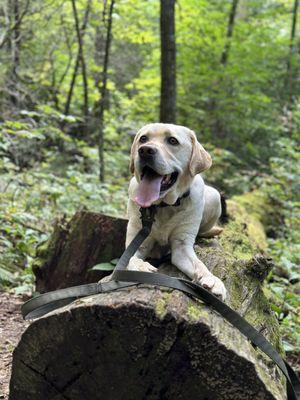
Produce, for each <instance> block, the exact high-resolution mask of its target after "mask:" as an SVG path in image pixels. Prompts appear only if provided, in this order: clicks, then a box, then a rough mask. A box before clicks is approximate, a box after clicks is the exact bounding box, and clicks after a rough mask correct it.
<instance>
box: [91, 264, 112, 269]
mask: <svg viewBox="0 0 300 400" xmlns="http://www.w3.org/2000/svg"><path fill="white" fill-rule="evenodd" d="M114 268H115V266H114V265H113V264H111V263H100V264H96V265H94V266H93V267H92V268H91V269H90V271H113V270H114Z"/></svg>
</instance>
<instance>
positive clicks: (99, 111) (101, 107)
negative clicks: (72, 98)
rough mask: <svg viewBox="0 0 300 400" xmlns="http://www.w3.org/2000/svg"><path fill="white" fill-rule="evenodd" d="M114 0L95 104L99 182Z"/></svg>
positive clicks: (110, 8)
mask: <svg viewBox="0 0 300 400" xmlns="http://www.w3.org/2000/svg"><path fill="white" fill-rule="evenodd" d="M114 5H115V0H111V3H110V7H109V12H108V17H107V30H106V40H105V51H104V59H103V71H102V84H101V88H100V100H99V103H98V104H97V105H96V107H95V108H96V112H95V114H96V118H97V125H98V132H99V134H98V137H99V142H98V153H99V178H100V181H101V182H104V179H105V163H104V128H105V126H104V112H105V110H106V109H107V108H108V91H107V79H108V65H109V57H110V45H111V38H112V21H113V18H112V14H113V10H114ZM104 6H105V8H104V14H103V19H105V13H106V4H105V5H104Z"/></svg>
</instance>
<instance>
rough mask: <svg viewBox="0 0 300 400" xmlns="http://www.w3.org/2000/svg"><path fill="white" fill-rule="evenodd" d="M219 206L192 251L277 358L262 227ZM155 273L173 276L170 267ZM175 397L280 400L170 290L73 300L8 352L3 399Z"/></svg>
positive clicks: (199, 312) (268, 370) (278, 381)
mask: <svg viewBox="0 0 300 400" xmlns="http://www.w3.org/2000/svg"><path fill="white" fill-rule="evenodd" d="M228 210H229V216H230V219H229V223H228V224H227V225H226V227H225V229H224V232H223V234H222V235H221V236H220V238H218V239H201V238H199V239H198V241H197V244H196V252H197V254H198V255H199V257H200V258H201V259H202V260H203V261H204V262H205V263H206V265H207V266H208V267H209V268H210V269H211V270H212V271H213V272H214V273H215V274H216V275H217V276H219V277H220V278H221V279H223V281H224V283H225V286H226V288H227V290H228V293H229V298H228V303H229V305H230V306H231V307H232V308H234V309H235V310H237V311H238V312H239V313H240V314H241V315H243V316H244V317H245V318H246V319H247V320H248V321H249V322H250V323H251V324H252V325H254V326H255V327H256V328H257V329H258V330H259V331H261V332H262V333H263V334H264V335H265V336H266V337H267V339H268V340H269V341H270V342H271V343H272V344H273V345H274V346H275V347H276V348H277V349H278V350H279V351H280V352H281V351H282V349H281V343H280V335H279V329H278V323H277V321H276V318H275V316H274V315H273V314H272V312H271V309H270V305H269V302H268V300H267V298H266V297H265V296H264V293H263V280H264V278H265V277H266V275H267V274H268V272H269V270H270V268H271V267H272V263H271V261H270V260H269V259H268V258H267V257H266V256H265V255H264V250H265V248H266V239H265V233H264V230H263V227H262V224H261V222H260V221H259V217H257V215H254V216H253V215H250V214H249V212H246V211H245V208H244V206H242V205H241V204H240V202H239V199H237V201H229V202H228ZM87 214H88V215H89V221H93V220H94V217H93V218H91V215H94V214H89V213H87ZM81 218H83V219H85V218H87V216H86V215H80V214H78V215H77V217H76V218H75V221H77V222H76V224H78V219H79V220H80V219H81ZM95 221H96V219H95ZM76 226H77V225H76ZM78 226H82V228H81V229H84V225H81V224H79V225H78ZM68 229H69V231H70V232H73V227H72V223H71V222H70V226H69V228H68ZM74 229H75V228H74ZM89 229H92V227H91V225H90V226H89ZM83 236H84V234H83V232H82V235H81V237H83ZM93 237H94V236H93ZM106 239H107V240H110V239H109V237H108V236H106ZM97 240H99V237H98V236H97ZM52 243H53V242H52ZM87 244H88V243H86V245H87ZM118 244H119V243H118ZM64 246H68V240H66V241H65V242H64ZM90 246H91V247H92V248H94V244H90ZM54 247H55V246H54ZM61 251H62V252H66V247H64V250H62V249H61ZM83 251H84V252H86V249H85V250H83ZM48 254H49V253H48ZM56 254H57V253H56ZM69 257H70V258H69V259H70V260H72V255H71V254H70V255H69ZM114 257H115V255H114ZM96 258H97V257H95V259H96ZM58 259H59V258H58ZM76 259H78V255H77V258H76ZM83 259H84V257H83ZM70 262H71V261H70ZM97 262H98V261H97ZM61 265H62V264H61ZM72 265H73V264H72ZM42 268H43V267H42ZM82 268H83V267H82ZM83 269H84V268H83ZM160 272H163V273H167V274H170V275H173V276H174V275H178V276H179V274H178V272H177V270H175V268H174V267H172V266H171V265H163V266H162V268H161V269H160ZM175 398H178V399H200V400H205V399H207V400H219V399H220V400H221V399H224V400H227V399H228V400H229V399H235V400H236V399H237V400H238V399H241V400H243V399H245V400H250V399H251V400H252V399H267V400H269V399H270V400H271V399H272V400H275V399H277V400H279V399H280V400H283V399H285V398H286V397H285V387H284V379H283V377H282V374H281V373H280V372H279V370H278V369H277V367H275V366H274V365H273V363H272V362H271V361H270V360H269V359H268V358H267V357H266V356H264V355H263V354H262V353H261V352H260V351H257V350H256V349H255V348H253V346H252V345H251V344H250V343H249V342H248V341H247V340H246V339H245V338H244V337H243V335H242V334H240V333H239V332H238V331H237V330H236V329H234V328H233V327H232V326H231V325H230V324H228V323H227V322H225V321H224V320H223V319H222V318H221V317H220V316H218V315H217V314H216V313H215V312H214V311H212V310H211V309H209V308H208V307H207V306H205V305H203V304H202V303H201V302H200V301H198V300H195V299H191V298H189V297H188V296H186V295H184V294H183V293H181V292H179V291H176V290H174V291H171V290H168V289H159V288H153V287H148V286H146V285H140V286H138V287H134V288H130V289H123V290H121V291H119V292H113V293H106V294H101V295H95V296H90V297H88V298H83V299H80V300H77V301H75V302H73V303H72V304H70V305H68V306H66V307H64V308H62V309H59V310H56V311H54V312H52V313H50V314H48V315H47V316H45V317H43V318H40V319H39V320H36V321H34V322H33V323H32V324H31V325H30V326H29V328H28V329H27V331H26V332H25V333H24V335H23V336H22V339H21V341H20V343H19V345H18V347H17V348H16V350H15V352H14V358H13V368H12V378H11V384H10V400H20V399H22V400H27V399H28V400H29V399H30V400H48V399H49V400H50V399H55V400H60V399H68V400H71V399H72V400H79V399H80V400H88V399H105V400H109V399H112V400H118V399H122V400H127V399H128V400H129V399H130V400H135V399H136V400H140V399H150V400H151V399H157V400H159V399H175Z"/></svg>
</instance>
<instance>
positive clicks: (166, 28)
mask: <svg viewBox="0 0 300 400" xmlns="http://www.w3.org/2000/svg"><path fill="white" fill-rule="evenodd" d="M160 7H161V8H160V10H161V11H160V35H161V94H160V121H161V122H171V123H176V39H175V0H161V2H160Z"/></svg>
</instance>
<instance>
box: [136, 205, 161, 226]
mask: <svg viewBox="0 0 300 400" xmlns="http://www.w3.org/2000/svg"><path fill="white" fill-rule="evenodd" d="M156 211H157V207H156V206H150V207H147V208H142V207H141V208H140V213H141V216H140V218H141V220H142V225H143V228H145V227H146V228H148V229H151V227H152V224H153V222H154V221H155V218H154V217H155V214H156Z"/></svg>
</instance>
